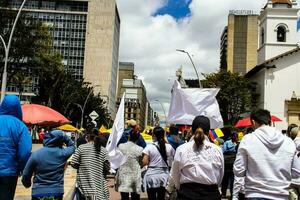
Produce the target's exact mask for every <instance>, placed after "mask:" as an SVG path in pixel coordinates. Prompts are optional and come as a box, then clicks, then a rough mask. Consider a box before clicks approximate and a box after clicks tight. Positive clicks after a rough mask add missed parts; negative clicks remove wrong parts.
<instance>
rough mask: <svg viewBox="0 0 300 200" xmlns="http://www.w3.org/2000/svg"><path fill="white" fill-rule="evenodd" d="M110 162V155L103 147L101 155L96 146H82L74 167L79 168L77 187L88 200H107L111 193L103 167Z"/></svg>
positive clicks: (76, 155)
mask: <svg viewBox="0 0 300 200" xmlns="http://www.w3.org/2000/svg"><path fill="white" fill-rule="evenodd" d="M105 162H108V153H107V151H106V149H105V148H103V147H101V151H100V153H98V152H96V149H95V147H94V144H92V143H87V144H83V145H80V146H79V147H78V149H77V150H76V151H75V154H74V155H73V158H72V162H71V164H72V166H79V168H78V172H77V173H78V174H77V185H78V188H79V190H80V191H81V193H82V194H83V195H84V196H85V197H86V199H93V200H107V199H109V191H108V187H107V182H106V180H105V178H104V175H103V167H104V164H105Z"/></svg>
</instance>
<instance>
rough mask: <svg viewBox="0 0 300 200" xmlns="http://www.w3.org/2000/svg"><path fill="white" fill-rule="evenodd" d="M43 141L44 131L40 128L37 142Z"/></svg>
mask: <svg viewBox="0 0 300 200" xmlns="http://www.w3.org/2000/svg"><path fill="white" fill-rule="evenodd" d="M44 139H45V130H44V129H43V128H41V130H40V132H39V140H40V142H41V143H43V141H44Z"/></svg>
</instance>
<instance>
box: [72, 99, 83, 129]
mask: <svg viewBox="0 0 300 200" xmlns="http://www.w3.org/2000/svg"><path fill="white" fill-rule="evenodd" d="M73 104H74V105H76V106H78V107H79V108H80V110H81V120H80V128H82V124H83V108H82V106H81V105H80V104H79V103H73Z"/></svg>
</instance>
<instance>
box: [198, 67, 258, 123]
mask: <svg viewBox="0 0 300 200" xmlns="http://www.w3.org/2000/svg"><path fill="white" fill-rule="evenodd" d="M204 76H205V80H204V81H203V86H204V87H207V88H220V92H219V93H218V95H217V100H218V103H219V106H220V112H221V115H222V117H223V120H224V123H225V124H231V125H233V124H235V123H236V122H237V121H238V120H239V119H240V118H241V115H242V114H244V113H248V112H250V111H251V109H252V108H253V107H254V106H255V103H256V102H255V99H256V97H257V95H258V94H256V93H255V88H256V87H255V84H254V83H252V82H250V81H249V80H248V79H247V78H245V77H244V76H242V75H239V74H237V73H231V72H229V71H225V70H221V71H220V72H218V73H211V74H205V75H204Z"/></svg>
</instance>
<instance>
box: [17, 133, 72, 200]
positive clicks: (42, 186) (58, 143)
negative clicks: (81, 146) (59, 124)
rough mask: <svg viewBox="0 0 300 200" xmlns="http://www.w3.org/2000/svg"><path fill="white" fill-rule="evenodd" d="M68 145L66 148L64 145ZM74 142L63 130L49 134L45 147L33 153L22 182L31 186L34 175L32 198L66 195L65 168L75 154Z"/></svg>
mask: <svg viewBox="0 0 300 200" xmlns="http://www.w3.org/2000/svg"><path fill="white" fill-rule="evenodd" d="M64 143H65V144H66V146H67V147H66V148H64V147H63V144H64ZM74 151H75V145H74V143H73V141H72V140H71V139H70V138H69V137H68V136H67V135H65V134H64V132H63V131H61V130H55V131H52V132H47V133H46V134H45V139H44V147H43V148H41V149H39V150H37V151H35V152H33V153H32V155H31V157H30V159H29V161H28V163H27V164H26V167H25V169H24V172H23V177H22V182H23V185H24V186H25V187H30V186H31V177H32V175H33V173H34V178H33V187H32V196H33V197H41V196H51V195H52V196H55V195H56V196H61V195H63V193H64V167H65V164H66V162H67V160H68V158H69V157H70V156H71V155H72V154H73V153H74Z"/></svg>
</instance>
